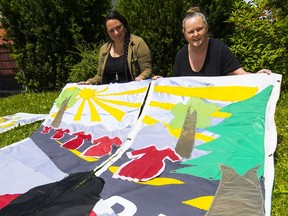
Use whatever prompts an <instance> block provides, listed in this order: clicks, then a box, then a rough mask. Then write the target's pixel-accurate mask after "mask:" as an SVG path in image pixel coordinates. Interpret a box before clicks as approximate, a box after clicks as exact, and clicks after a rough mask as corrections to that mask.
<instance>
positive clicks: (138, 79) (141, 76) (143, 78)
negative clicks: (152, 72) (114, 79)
mask: <svg viewBox="0 0 288 216" xmlns="http://www.w3.org/2000/svg"><path fill="white" fill-rule="evenodd" d="M145 79H146V78H145V77H144V76H143V75H139V76H138V77H136V78H135V81H141V80H145Z"/></svg>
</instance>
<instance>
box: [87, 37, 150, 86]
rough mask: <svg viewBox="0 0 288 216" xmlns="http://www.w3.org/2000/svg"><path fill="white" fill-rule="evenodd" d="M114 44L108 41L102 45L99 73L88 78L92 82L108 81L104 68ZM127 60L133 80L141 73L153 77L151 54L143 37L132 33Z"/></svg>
mask: <svg viewBox="0 0 288 216" xmlns="http://www.w3.org/2000/svg"><path fill="white" fill-rule="evenodd" d="M112 44H113V43H112V42H107V43H105V44H104V45H102V46H101V48H100V53H99V62H98V71H97V74H96V75H95V76H94V77H93V78H90V79H88V81H89V82H90V83H91V84H107V83H108V80H107V76H105V74H104V70H105V65H106V61H107V58H108V55H109V52H110V49H111V47H112ZM127 62H128V67H129V71H130V74H131V77H132V80H135V78H136V77H137V76H139V75H143V76H144V77H145V79H147V78H150V77H151V75H152V63H151V54H150V50H149V47H148V46H147V44H146V43H145V41H144V40H143V39H142V38H141V37H138V36H136V35H131V37H130V43H129V46H128V56H127Z"/></svg>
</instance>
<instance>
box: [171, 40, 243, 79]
mask: <svg viewBox="0 0 288 216" xmlns="http://www.w3.org/2000/svg"><path fill="white" fill-rule="evenodd" d="M239 68H241V65H240V63H239V61H238V59H237V58H236V57H235V55H234V54H233V53H232V52H231V51H230V50H229V48H228V46H227V45H226V44H225V43H223V42H221V41H219V40H217V39H213V38H210V39H209V44H208V50H207V55H206V58H205V61H204V64H203V67H202V68H201V70H200V72H197V73H196V72H194V71H193V70H192V68H191V66H190V63H189V58H188V44H186V45H185V46H183V47H182V48H181V49H180V50H179V51H178V53H177V55H176V59H175V63H174V67H173V76H223V75H227V74H228V73H230V72H232V71H234V70H237V69H239Z"/></svg>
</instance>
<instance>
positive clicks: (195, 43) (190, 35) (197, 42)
mask: <svg viewBox="0 0 288 216" xmlns="http://www.w3.org/2000/svg"><path fill="white" fill-rule="evenodd" d="M207 33H208V29H207V26H206V25H205V23H204V22H203V19H202V17H200V16H195V17H192V18H189V19H187V20H186V22H185V23H184V37H185V38H186V40H187V42H188V43H189V44H190V45H191V46H192V47H200V46H201V45H203V44H204V42H205V40H206V38H207Z"/></svg>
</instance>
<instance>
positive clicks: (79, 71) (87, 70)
mask: <svg viewBox="0 0 288 216" xmlns="http://www.w3.org/2000/svg"><path fill="white" fill-rule="evenodd" d="M76 49H77V52H76V53H77V54H78V55H79V56H80V58H81V61H79V62H78V63H76V64H74V65H72V66H71V72H70V74H69V79H68V81H69V82H79V81H85V80H87V79H88V78H90V77H94V76H95V74H96V73H97V68H98V60H99V45H98V44H96V43H91V44H88V43H85V42H83V43H79V44H77V45H76Z"/></svg>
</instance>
